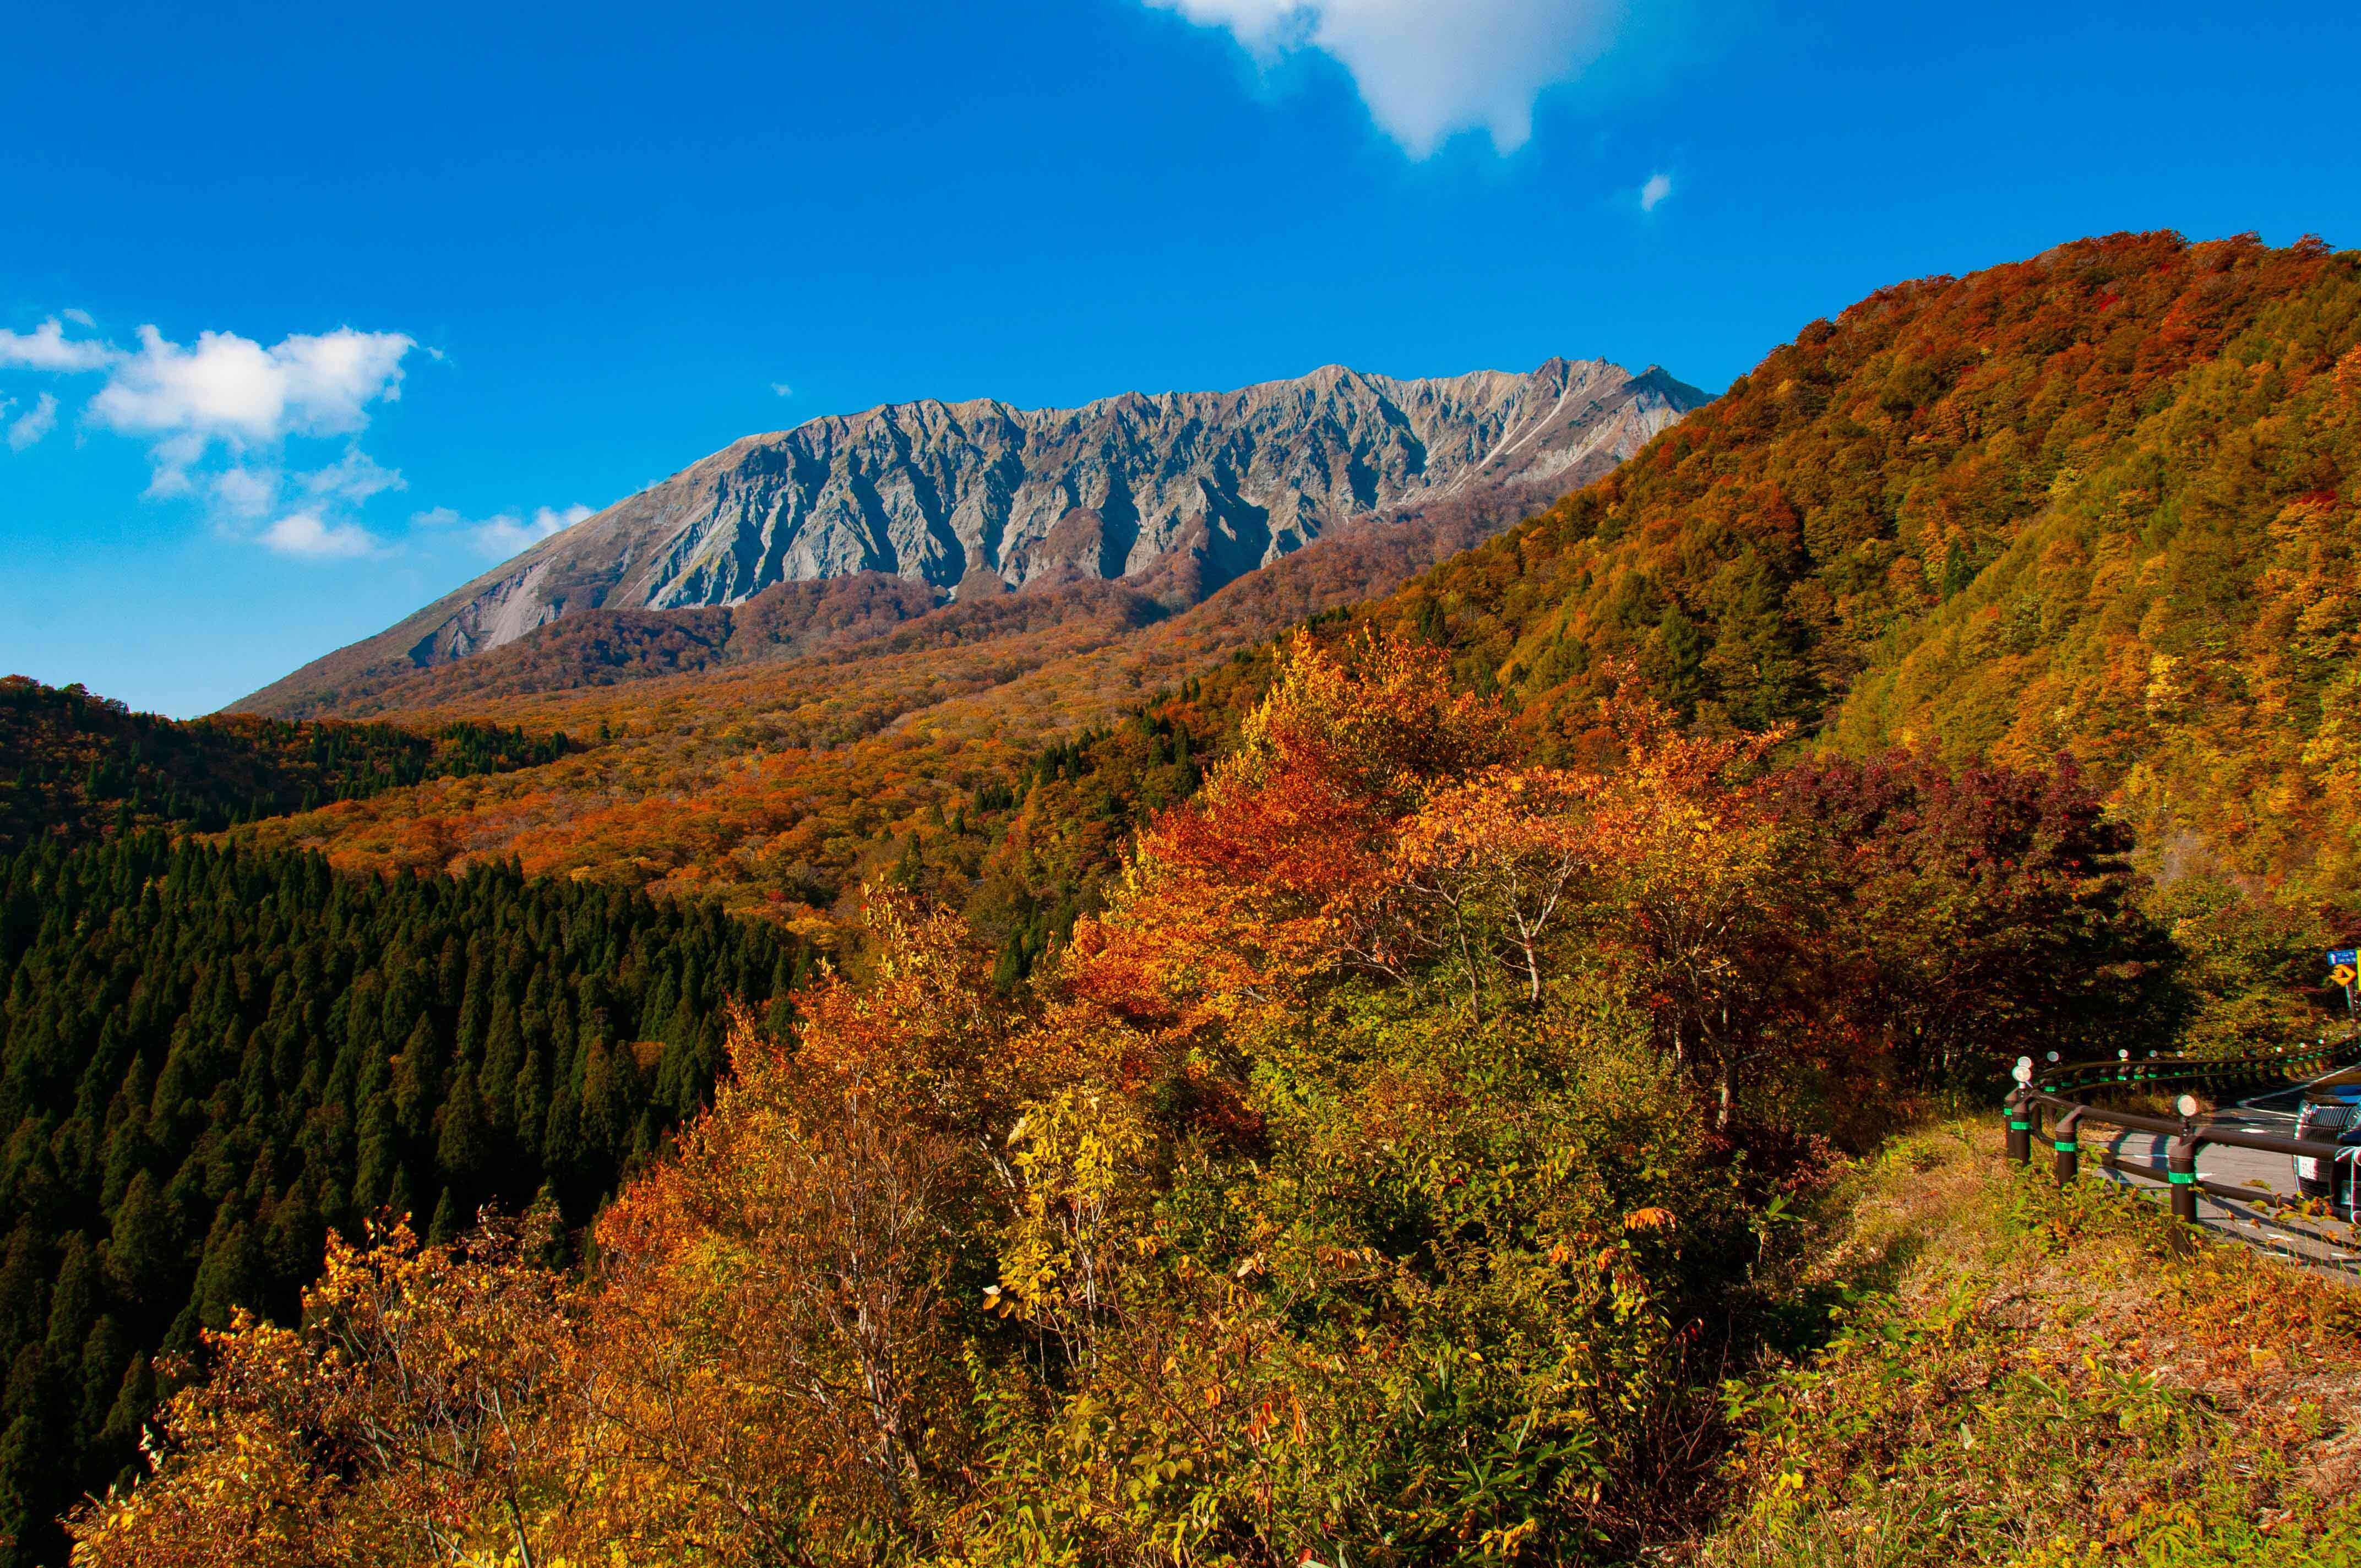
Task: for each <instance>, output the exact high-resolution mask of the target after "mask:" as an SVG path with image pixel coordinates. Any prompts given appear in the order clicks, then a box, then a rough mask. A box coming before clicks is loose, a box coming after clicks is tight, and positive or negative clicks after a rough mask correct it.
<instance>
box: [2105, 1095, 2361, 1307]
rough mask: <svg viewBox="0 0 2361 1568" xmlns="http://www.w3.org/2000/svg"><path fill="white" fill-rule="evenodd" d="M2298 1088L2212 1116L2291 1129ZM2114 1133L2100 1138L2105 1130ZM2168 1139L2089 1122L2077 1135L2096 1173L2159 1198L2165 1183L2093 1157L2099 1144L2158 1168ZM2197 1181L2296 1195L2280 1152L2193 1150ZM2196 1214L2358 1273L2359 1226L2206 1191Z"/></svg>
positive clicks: (2239, 1126) (2227, 1122) (2246, 1128)
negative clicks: (2110, 1166) (2132, 1174)
mask: <svg viewBox="0 0 2361 1568" xmlns="http://www.w3.org/2000/svg"><path fill="white" fill-rule="evenodd" d="M2299 1092H2300V1091H2299V1090H2297V1089H2281V1090H2275V1091H2272V1092H2271V1093H2268V1094H2263V1095H2257V1097H2256V1098H2254V1099H2252V1100H2247V1101H2244V1102H2240V1103H2238V1104H2235V1105H2229V1106H2224V1108H2223V1109H2222V1111H2221V1112H2220V1113H2217V1114H2216V1115H2215V1116H2214V1117H2213V1121H2214V1122H2215V1123H2216V1124H2218V1125H2221V1126H2223V1127H2225V1128H2230V1129H2234V1130H2236V1131H2242V1132H2254V1133H2268V1134H2272V1135H2276V1136H2279V1137H2283V1138H2287V1137H2293V1136H2294V1135H2295V1112H2296V1104H2297V1097H2298V1094H2299ZM2107 1134H2112V1136H2110V1137H2106V1138H2105V1141H2104V1142H2102V1141H2101V1140H2102V1136H2103V1135H2107ZM2169 1142H2171V1140H2170V1139H2169V1138H2168V1137H2166V1136H2164V1135H2161V1134H2157V1133H2129V1132H2123V1131H2120V1130H2118V1129H2115V1128H2102V1127H2093V1128H2092V1129H2091V1131H2090V1133H2089V1134H2087V1135H2085V1136H2084V1137H2083V1139H2082V1150H2083V1162H2084V1164H2085V1166H2086V1167H2088V1168H2091V1169H2092V1171H2093V1173H2094V1174H2097V1175H2100V1176H2102V1177H2103V1178H2104V1179H2108V1180H2111V1181H2115V1182H2119V1183H2121V1184H2123V1185H2125V1186H2129V1187H2131V1188H2133V1189H2135V1190H2138V1191H2140V1192H2141V1193H2142V1194H2143V1195H2145V1196H2147V1197H2152V1198H2154V1199H2156V1200H2157V1201H2159V1202H2161V1201H2163V1199H2164V1189H2163V1187H2162V1186H2161V1185H2160V1184H2159V1183H2157V1182H2154V1181H2148V1180H2144V1179H2137V1178H2134V1177H2127V1176H2124V1175H2122V1174H2121V1173H2119V1172H2115V1171H2111V1170H2107V1169H2105V1168H2103V1167H2102V1166H2100V1165H2099V1164H2098V1161H2097V1160H2096V1158H2094V1156H2095V1155H2096V1154H2097V1153H2098V1151H2099V1150H2100V1149H2101V1148H2104V1149H2106V1150H2108V1151H2110V1152H2112V1153H2114V1154H2115V1155H2118V1156H2120V1157H2123V1158H2125V1159H2130V1160H2137V1161H2139V1162H2141V1163H2143V1164H2147V1165H2154V1166H2157V1167H2159V1168H2160V1167H2162V1166H2163V1164H2164V1157H2165V1146H2166V1145H2167V1144H2168V1143H2169ZM2197 1175H2198V1177H2199V1179H2201V1180H2205V1181H2213V1182H2219V1183H2221V1184H2222V1185H2223V1186H2225V1187H2251V1188H2255V1189H2257V1190H2259V1191H2262V1192H2275V1193H2278V1194H2279V1195H2281V1196H2283V1197H2290V1198H2291V1197H2294V1196H2296V1183H2295V1168H2294V1165H2293V1163H2292V1162H2291V1161H2290V1159H2289V1158H2288V1157H2287V1156H2285V1155H2275V1154H2264V1153H2262V1152H2261V1151H2259V1150H2257V1149H2242V1148H2233V1147H2230V1146H2226V1145H2221V1144H2208V1145H2206V1146H2202V1147H2201V1148H2200V1149H2199V1150H2198V1151H2197ZM2197 1218H2198V1221H2199V1223H2202V1224H2203V1225H2205V1226H2207V1227H2208V1228H2210V1229H2213V1230H2217V1231H2223V1232H2226V1233H2230V1234H2235V1235H2236V1236H2238V1237H2239V1239H2241V1240H2243V1241H2246V1242H2250V1243H2253V1244H2255V1245H2259V1246H2264V1247H2268V1248H2269V1249H2271V1250H2272V1251H2275V1252H2279V1253H2282V1254H2284V1255H2287V1256H2289V1257H2291V1258H2294V1259H2296V1260H2298V1261H2300V1262H2302V1263H2305V1264H2308V1265H2311V1266H2313V1267H2316V1268H2321V1269H2324V1270H2328V1271H2330V1272H2333V1273H2337V1274H2342V1275H2346V1276H2348V1277H2356V1276H2361V1229H2356V1227H2355V1226H2354V1225H2352V1224H2350V1223H2346V1222H2345V1221H2342V1220H2335V1219H2326V1218H2314V1217H2308V1216H2305V1215H2301V1214H2290V1213H2287V1212H2283V1211H2281V1210H2279V1209H2277V1208H2275V1207H2273V1206H2271V1205H2269V1204H2267V1203H2241V1202H2239V1201H2236V1200H2235V1199H2225V1198H2223V1197H2220V1196H2219V1195H2217V1194H2214V1193H2211V1192H2202V1191H2201V1192H2200V1193H2199V1194H2198V1195H2197Z"/></svg>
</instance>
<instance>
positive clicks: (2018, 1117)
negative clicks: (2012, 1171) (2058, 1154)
mask: <svg viewBox="0 0 2361 1568" xmlns="http://www.w3.org/2000/svg"><path fill="white" fill-rule="evenodd" d="M2008 1157H2009V1158H2010V1159H2012V1160H2014V1161H2015V1162H2016V1163H2017V1164H2018V1165H2023V1164H2025V1163H2026V1161H2027V1160H2030V1159H2031V1158H2032V1157H2033V1115H2032V1107H2031V1106H2029V1105H2027V1104H2026V1102H2025V1091H2024V1090H2023V1089H2022V1088H2019V1089H2016V1090H2014V1091H2011V1092H2010V1094H2009V1097H2008Z"/></svg>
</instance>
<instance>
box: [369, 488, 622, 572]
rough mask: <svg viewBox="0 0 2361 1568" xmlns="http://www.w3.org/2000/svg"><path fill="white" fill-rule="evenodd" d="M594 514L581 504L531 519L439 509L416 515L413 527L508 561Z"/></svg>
mask: <svg viewBox="0 0 2361 1568" xmlns="http://www.w3.org/2000/svg"><path fill="white" fill-rule="evenodd" d="M591 515H592V512H591V509H590V508H588V507H587V506H584V505H582V504H581V503H580V502H578V501H577V503H575V504H574V505H573V506H569V507H536V508H535V509H533V512H532V514H531V515H530V516H524V515H521V514H519V513H516V512H511V511H503V512H494V513H493V514H492V515H491V516H489V517H477V518H471V517H467V516H463V515H462V514H460V513H459V512H457V511H455V510H452V509H451V508H449V507H435V508H433V509H432V510H427V511H422V512H417V513H414V514H412V517H411V520H410V521H411V524H412V527H416V528H431V529H436V530H441V531H447V532H453V533H456V534H459V535H461V536H463V537H465V538H466V539H467V540H468V541H469V542H470V543H473V544H474V545H475V547H476V548H477V549H478V550H479V551H481V552H482V553H483V554H487V555H489V556H492V557H494V558H495V559H498V560H506V559H507V558H508V557H510V556H511V555H513V554H517V552H519V551H521V550H523V549H526V548H528V547H530V546H532V545H534V544H538V543H541V542H542V541H543V540H544V539H547V538H548V537H549V536H550V535H551V534H553V533H562V532H565V531H566V530H567V529H569V528H571V527H573V526H574V525H575V524H576V523H577V522H580V521H582V520H583V519H584V518H586V517H589V516H591Z"/></svg>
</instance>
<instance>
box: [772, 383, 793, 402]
mask: <svg viewBox="0 0 2361 1568" xmlns="http://www.w3.org/2000/svg"><path fill="white" fill-rule="evenodd" d="M771 390H772V392H773V393H774V395H776V396H778V397H782V398H792V397H794V396H795V395H796V389H794V388H793V387H790V386H788V385H787V384H786V383H785V381H774V382H772V383H771Z"/></svg>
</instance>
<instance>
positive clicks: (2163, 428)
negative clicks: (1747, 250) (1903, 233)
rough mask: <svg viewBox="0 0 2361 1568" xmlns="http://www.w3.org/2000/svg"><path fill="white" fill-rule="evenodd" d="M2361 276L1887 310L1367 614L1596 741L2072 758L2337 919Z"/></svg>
mask: <svg viewBox="0 0 2361 1568" xmlns="http://www.w3.org/2000/svg"><path fill="white" fill-rule="evenodd" d="M2356 345H2361V252H2351V251H2347V252H2342V253H2333V252H2331V251H2330V250H2329V249H2328V247H2326V246H2324V245H2322V244H2321V243H2320V242H2318V241H2317V240H2309V241H2305V242H2303V243H2301V244H2298V245H2296V246H2293V247H2287V248H2284V249H2272V248H2269V247H2265V246H2263V245H2262V244H2261V243H2260V242H2258V241H2257V240H2255V239H2253V238H2252V237H2241V238H2236V239H2230V240H2222V241H2214V242H2209V243H2205V244H2196V245H2192V244H2190V243H2189V242H2187V241H2186V240H2184V239H2182V238H2181V237H2180V236H2178V235H2171V234H2152V235H2118V236H2110V237H2107V238H2103V239H2092V240H2084V241H2080V242H2077V243H2074V244H2071V245H2065V246H2060V247H2058V248H2056V249H2055V250H2052V251H2049V252H2048V253H2047V254H2045V255H2043V256H2040V257H2037V258H2034V259H2032V260H2029V261H2025V262H2020V263H2016V264H2014V265H2010V266H2004V267H1997V268H1993V269H1990V270H1988V271H1983V272H1978V273H1975V274H1973V275H1971V276H1969V277H1965V278H1958V279H1952V278H1934V279H1927V280H1921V281H1918V282H1915V283H1908V284H1904V285H1900V286H1897V287H1894V288H1891V289H1886V290H1882V291H1879V292H1878V293H1876V294H1873V295H1872V296H1871V297H1870V298H1868V299H1867V300H1864V301H1862V302H1861V303H1859V304H1857V305H1855V306H1853V307H1852V308H1851V309H1850V310H1848V311H1846V312H1845V313H1843V314H1842V315H1841V316H1840V317H1839V318H1838V319H1837V320H1836V321H1835V322H1833V323H1830V322H1816V323H1811V324H1810V325H1808V326H1806V328H1805V329H1804V330H1803V331H1802V332H1801V333H1799V334H1797V336H1796V338H1795V342H1793V343H1792V344H1789V345H1785V346H1784V347H1782V348H1779V349H1777V350H1775V351H1773V353H1772V355H1771V356H1769V357H1768V358H1767V359H1765V360H1764V361H1763V364H1762V365H1761V366H1760V367H1758V368H1757V369H1756V370H1755V372H1754V373H1753V374H1752V375H1750V376H1747V377H1744V378H1741V379H1740V380H1739V381H1738V382H1737V383H1736V384H1735V385H1733V386H1732V387H1731V388H1730V390H1729V392H1727V393H1726V394H1725V395H1724V396H1723V397H1722V398H1720V399H1719V400H1717V401H1716V402H1715V403H1713V404H1712V405H1711V406H1710V407H1708V408H1707V409H1704V410H1701V411H1698V412H1697V414H1695V415H1693V416H1691V417H1690V418H1688V419H1687V420H1685V421H1683V422H1681V423H1680V424H1679V425H1677V426H1675V428H1673V429H1672V430H1670V431H1668V432H1666V433H1664V435H1663V436H1660V437H1659V438H1658V439H1657V440H1656V441H1655V442H1654V443H1653V444H1652V445H1651V446H1650V447H1649V448H1648V449H1647V450H1645V451H1644V452H1642V453H1641V454H1640V455H1638V456H1637V457H1635V458H1634V459H1633V460H1632V461H1631V462H1630V463H1627V464H1625V465H1624V466H1622V467H1621V468H1620V469H1618V470H1617V471H1616V472H1615V473H1614V474H1612V475H1611V476H1609V477H1607V478H1605V479H1602V480H1600V481H1599V482H1598V483H1596V484H1594V485H1591V486H1590V487H1588V488H1585V489H1583V490H1581V491H1579V492H1576V493H1575V494H1573V495H1569V496H1567V497H1565V499H1562V500H1561V501H1559V502H1558V503H1557V504H1556V505H1554V506H1553V507H1552V508H1550V509H1549V510H1548V511H1547V512H1546V513H1545V514H1543V515H1542V516H1540V517H1537V518H1535V519H1533V520H1532V521H1529V522H1527V523H1526V524H1524V525H1522V526H1521V527H1520V528H1518V529H1516V530H1514V531H1512V532H1509V533H1507V534H1504V535H1502V536H1500V537H1499V538H1498V539H1495V540H1493V541H1491V542H1490V543H1487V544H1484V545H1482V546H1480V547H1478V548H1477V549H1476V550H1473V551H1471V552H1469V553H1468V554H1466V555H1463V556H1461V557H1459V558H1457V559H1455V560H1453V561H1450V562H1447V563H1445V564H1444V565H1441V566H1439V567H1437V568H1436V569H1435V570H1434V571H1433V572H1432V573H1430V574H1429V575H1427V576H1425V577H1424V578H1422V580H1420V581H1419V582H1417V583H1414V584H1412V585H1411V586H1410V587H1406V588H1405V589H1403V590H1402V591H1401V592H1400V593H1399V594H1398V595H1395V596H1394V597H1392V598H1390V599H1389V600H1387V601H1385V602H1383V603H1381V604H1379V605H1377V606H1374V607H1371V608H1370V609H1367V611H1365V612H1364V619H1366V620H1370V621H1374V622H1376V623H1378V624H1383V625H1389V626H1401V627H1409V628H1416V629H1419V630H1422V631H1423V632H1424V633H1425V634H1426V635H1429V636H1433V637H1436V638H1439V639H1443V640H1444V641H1448V642H1450V643H1451V644H1452V645H1453V646H1454V647H1455V648H1456V649H1457V651H1458V655H1459V659H1460V667H1461V670H1462V673H1463V674H1464V676H1465V678H1466V679H1468V680H1470V681H1471V682H1474V683H1476V684H1478V685H1483V684H1486V683H1491V682H1497V683H1499V684H1500V685H1505V686H1507V687H1509V688H1510V689H1511V690H1512V691H1514V692H1515V693H1516V694H1517V695H1518V696H1520V697H1521V700H1522V701H1523V702H1524V703H1525V704H1526V705H1527V706H1528V708H1529V721H1530V722H1531V723H1532V725H1533V726H1534V727H1535V728H1536V729H1541V730H1543V731H1547V732H1552V733H1554V734H1556V735H1557V736H1558V737H1559V740H1558V742H1557V743H1558V744H1560V745H1562V746H1565V747H1567V748H1572V749H1579V747H1580V746H1581V745H1582V744H1583V740H1582V731H1583V730H1584V729H1585V728H1586V727H1587V725H1588V724H1589V723H1590V722H1591V718H1590V716H1591V715H1592V714H1593V712H1594V711H1595V709H1594V704H1595V701H1596V699H1597V698H1598V696H1601V695H1603V694H1604V693H1605V692H1606V691H1607V690H1608V689H1609V687H1610V686H1611V685H1613V683H1614V682H1615V681H1616V680H1617V679H1619V678H1620V676H1621V675H1622V674H1623V673H1625V672H1627V671H1631V672H1636V673H1638V674H1641V675H1642V676H1643V677H1644V678H1645V679H1646V680H1647V681H1648V682H1649V683H1650V684H1651V685H1653V688H1654V689H1655V690H1656V691H1658V692H1659V693H1661V694H1663V695H1664V696H1668V697H1670V698H1672V699H1673V700H1675V702H1677V703H1678V704H1679V705H1681V707H1682V708H1683V709H1684V711H1685V712H1686V713H1688V714H1691V715H1693V716H1695V717H1697V718H1699V719H1700V720H1702V721H1703V722H1705V723H1707V724H1708V725H1711V724H1719V723H1723V722H1730V723H1736V724H1739V725H1743V726H1748V727H1759V726H1763V725H1769V724H1773V723H1777V722H1782V721H1786V722H1794V723H1797V724H1800V725H1803V726H1805V727H1806V729H1809V730H1812V731H1814V732H1816V733H1817V735H1819V736H1820V737H1821V738H1822V739H1823V740H1825V741H1826V742H1827V743H1830V744H1835V745H1839V746H1840V747H1841V748H1843V749H1844V750H1847V751H1854V752H1857V753H1858V752H1868V751H1875V750H1878V749H1880V748H1883V747H1885V746H1888V745H1894V744H1909V745H1916V746H1924V747H1931V748H1937V749H1939V750H1940V751H1942V752H1943V753H1945V754H1946V755H1947V756H1949V757H1950V758H1952V759H1954V760H1957V759H1960V758H1964V757H1967V756H1970V755H1974V754H1978V753H1982V754H1989V755H1991V756H1993V758H1995V759H1996V760H1999V761H2002V762H2010V763H2014V764H2020V765H2022V764H2035V763H2048V762H2052V761H2054V760H2055V759H2057V758H2059V756H2061V755H2062V756H2066V757H2070V758H2073V759H2074V760H2076V761H2077V762H2080V763H2081V764H2082V765H2083V766H2084V767H2085V768H2087V769H2089V770H2091V771H2092V773H2093V774H2094V775H2095V776H2096V778H2097V779H2098V780H2099V781H2100V782H2101V783H2102V784H2103V785H2104V786H2105V787H2106V788H2108V789H2110V790H2112V791H2113V792H2114V802H2115V804H2116V806H2117V807H2118V808H2119V809H2120V810H2121V811H2123V812H2124V813H2125V815H2126V816H2127V817H2129V819H2130V820H2131V821H2132V823H2133V825H2134V826H2135V827H2136V828H2138V830H2139V832H2140V836H2141V838H2142V839H2143V840H2144V841H2145V842H2147V844H2148V845H2149V846H2150V847H2151V849H2152V850H2155V851H2156V852H2158V853H2160V854H2164V855H2167V856H2169V857H2170V858H2171V860H2172V861H2173V863H2174V864H2175V865H2177V866H2188V865H2191V864H2195V865H2204V864H2208V863H2212V864H2214V865H2216V866H2218V867H2219V869H2221V870H2223V871H2224V872H2227V873H2230V874H2234V875H2237V876H2243V877H2248V878H2254V879H2259V881H2260V882H2261V883H2266V884H2271V885H2283V884H2294V885H2298V886H2301V887H2304V888H2308V889H2310V890H2312V891H2313V892H2316V893H2319V894H2323V895H2324V896H2329V897H2332V898H2334V899H2335V900H2337V901H2339V902H2344V903H2347V904H2350V903H2351V902H2352V898H2351V894H2350V891H2349V889H2350V884H2351V881H2352V875H2353V873H2354V872H2355V870H2356V867H2361V805H2356V786H2361V722H2356V719H2355V718H2354V717H2353V714H2354V709H2355V707H2356V703H2361V663H2356V652H2361V641H2356V636H2357V635H2361V634H2356V614H2361V346H2356Z"/></svg>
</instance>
